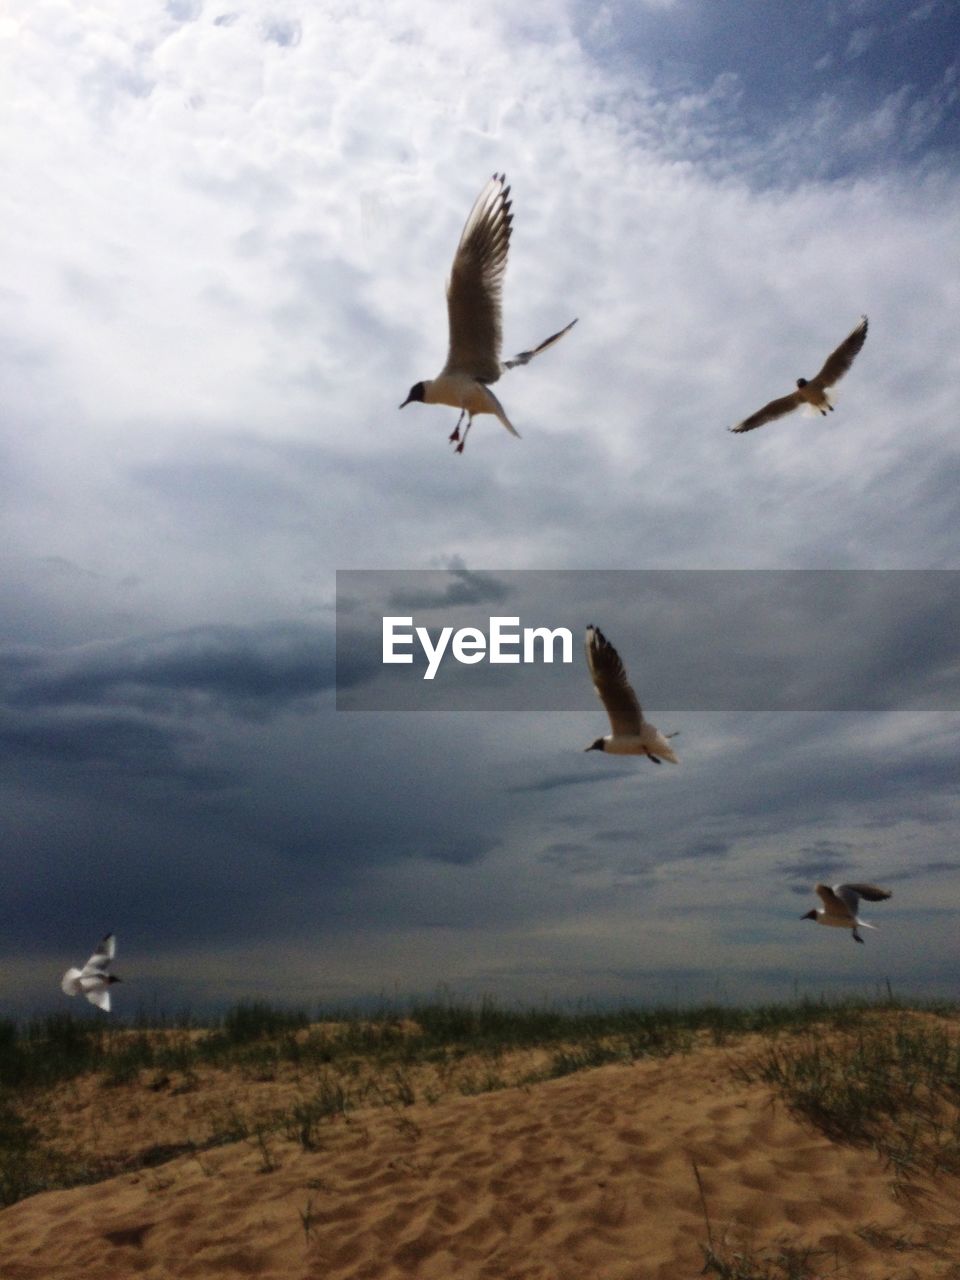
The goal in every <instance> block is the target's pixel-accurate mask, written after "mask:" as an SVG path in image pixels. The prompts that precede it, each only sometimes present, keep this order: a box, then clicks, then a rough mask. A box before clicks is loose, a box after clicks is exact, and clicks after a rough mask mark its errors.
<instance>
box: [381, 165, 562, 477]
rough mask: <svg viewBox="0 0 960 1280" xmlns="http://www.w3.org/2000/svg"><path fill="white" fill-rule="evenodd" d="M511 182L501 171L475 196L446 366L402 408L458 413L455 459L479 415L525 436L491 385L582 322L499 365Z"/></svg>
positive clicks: (458, 261) (455, 274) (453, 286)
mask: <svg viewBox="0 0 960 1280" xmlns="http://www.w3.org/2000/svg"><path fill="white" fill-rule="evenodd" d="M505 182H506V178H505V176H504V175H503V174H502V173H495V174H494V175H493V177H492V178H491V179H490V181H489V182H488V183H487V185H486V186H485V187H484V188H483V190H482V191H481V192H480V194H479V196H477V200H476V203H475V204H474V206H473V209H472V210H471V211H470V217H469V218H468V219H467V222H466V226H465V227H464V228H463V234H462V235H461V237H460V243H459V244H458V245H457V252H456V253H455V254H454V258H453V268H452V270H451V272H450V279H449V281H448V282H447V317H448V320H449V324H450V346H449V348H448V350H447V363H446V364H445V365H444V366H443V369H442V370H441V371H440V373H439V374H438V375H437V377H436V378H433V379H428V380H427V381H426V382H417V383H415V384H414V385H413V386H412V387H411V388H410V394H409V395H408V396H407V398H406V400H404V402H403V404H402V405H401V406H400V408H401V409H402V408H403V406H404V405H407V404H409V403H410V402H411V400H421V401H423V403H424V404H448V405H451V406H452V407H453V408H454V409H459V410H460V417H459V418H458V420H457V425H456V427H454V429H453V432H452V434H451V436H450V440H451V442H452V441H459V443H458V444H457V453H462V452H463V446H464V444H465V443H466V440H467V432H468V431H469V430H470V424H471V423H472V422H473V419H474V417H475V415H476V414H478V413H492V414H493V416H494V417H495V418H498V419H499V420H500V421H501V422H502V423H503V425H504V426H505V427H506V429H507V430H508V431H509V432H510V433H511V434H512V435H515V436H519V435H520V432H519V431H518V430H517V429H516V427H514V425H513V423H512V422H511V421H510V419H509V418H508V417H507V415H506V413H505V412H504V408H503V405H502V404H501V403H500V401H499V400H498V399H497V397H496V396H495V395H494V394H493V392H492V391H491V390H490V384H491V383H492V382H496V381H497V379H498V378H499V377H500V375H501V373H503V372H504V371H505V370H507V369H513V368H515V367H516V366H517V365H518V364H527V363H528V361H530V360H532V359H533V357H534V356H536V355H539V354H540V352H541V351H546V349H547V347H550V346H552V345H553V344H554V343H555V342H558V341H559V340H560V338H562V337H563V335H564V334H565V333H569V331H570V330H571V329H572V328H573V326H574V325H575V324H576V323H577V322H576V320H571V321H570V323H569V324H568V325H567V326H566V328H565V329H561V330H560V331H559V332H558V333H554V334H552V335H551V336H550V337H549V338H547V339H546V340H545V341H544V342H541V343H540V345H539V346H538V347H534V348H533V350H532V351H521V352H520V354H519V355H518V356H514V357H513V359H512V360H506V361H503V362H501V360H500V347H501V344H502V342H503V334H502V329H501V318H500V309H501V307H500V304H501V293H502V292H503V275H504V272H505V271H506V268H507V250H508V248H509V247H510V224H511V223H512V222H513V214H512V213H511V212H510V200H509V195H510V188H509V187H508V186H505V185H504V184H505ZM464 414H466V415H467V425H466V426H465V427H464V429H463V439H462V440H461V439H460V423H461V422H462V421H463V417H464Z"/></svg>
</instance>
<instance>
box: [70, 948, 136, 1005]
mask: <svg viewBox="0 0 960 1280" xmlns="http://www.w3.org/2000/svg"><path fill="white" fill-rule="evenodd" d="M116 952H117V939H116V937H115V936H114V935H113V934H112V933H108V934H107V936H106V937H105V938H104V939H103V941H102V942H101V943H100V945H99V946H98V947H97V949H96V951H95V952H94V953H93V955H92V956H91V957H90V959H89V960H88V961H87V963H86V964H85V965H84V966H83V968H82V969H68V970H67V972H66V973H65V974H64V975H63V978H62V979H61V982H60V986H61V987H62V988H63V990H64V991H65V992H66V994H67V995H68V996H79V995H85V996H86V997H87V999H88V1000H89V1001H90V1003H91V1004H95V1005H96V1006H97V1008H98V1009H102V1010H103V1011H104V1013H109V1012H110V987H111V985H112V984H113V983H114V982H120V981H121V979H120V978H118V977H117V975H116V974H115V973H108V972H107V970H108V969H109V968H110V962H111V960H112V959H113V957H114V956H115V955H116Z"/></svg>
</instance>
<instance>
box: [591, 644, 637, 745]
mask: <svg viewBox="0 0 960 1280" xmlns="http://www.w3.org/2000/svg"><path fill="white" fill-rule="evenodd" d="M586 651H587V666H588V667H589V669H590V678H591V679H592V680H593V687H594V688H595V689H596V691H597V696H598V697H599V698H600V701H601V702H602V703H603V705H604V707H605V708H606V712H607V715H608V716H609V717H610V727H611V729H612V730H613V732H614V734H615V735H620V734H625V735H631V734H638V733H639V732H640V726H641V724H642V723H643V713H642V712H641V710H640V703H639V702H638V701H637V695H636V694H635V693H634V691H633V687H632V686H631V684H630V681H629V680H628V679H627V673H626V671H625V669H624V666H623V663H622V662H621V661H620V655H619V653H617V651H616V649H615V648H614V647H613V645H612V644H611V643H610V641H609V640H608V639H607V637H606V636H605V635H604V634H603V632H602V631H601V630H600V629H599V628H598V627H593V626H591V627H587V638H586Z"/></svg>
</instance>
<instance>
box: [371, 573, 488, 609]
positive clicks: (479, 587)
mask: <svg viewBox="0 0 960 1280" xmlns="http://www.w3.org/2000/svg"><path fill="white" fill-rule="evenodd" d="M449 573H450V576H451V577H452V578H453V581H452V582H448V583H447V585H446V586H445V587H443V588H442V589H441V590H437V591H416V590H406V591H405V590H399V591H393V592H391V594H390V596H389V597H388V600H387V604H388V607H389V608H391V609H444V608H453V607H454V606H456V605H463V604H498V603H499V602H500V601H501V600H506V599H507V597H508V596H509V595H510V594H511V591H512V588H511V587H509V586H508V585H507V584H506V583H504V582H502V581H500V579H498V578H496V577H494V575H493V574H490V573H473V572H471V571H470V570H469V569H456V568H455V569H450V570H449ZM421 576H422V577H426V576H427V575H421Z"/></svg>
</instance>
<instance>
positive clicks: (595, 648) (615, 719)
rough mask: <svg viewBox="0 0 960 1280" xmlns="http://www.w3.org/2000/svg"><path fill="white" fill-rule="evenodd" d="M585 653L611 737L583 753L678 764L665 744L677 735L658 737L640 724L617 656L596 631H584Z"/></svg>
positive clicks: (656, 731) (634, 697)
mask: <svg viewBox="0 0 960 1280" xmlns="http://www.w3.org/2000/svg"><path fill="white" fill-rule="evenodd" d="M586 650H587V666H588V667H589V668H590V678H591V679H592V680H593V687H594V688H595V689H596V691H597V697H598V698H599V699H600V701H601V702H602V703H603V705H604V707H605V708H606V711H607V715H608V716H609V717H610V727H611V729H612V730H613V733H608V734H607V736H606V737H605V738H598V739H597V740H596V742H591V744H590V746H589V747H585V748H584V750H585V751H609V752H610V753H611V754H613V755H617V756H647V758H648V759H650V760H652V761H653V763H654V764H660V763H661V759H660V757H661V756H662V757H663V759H664V760H669V761H670V763H671V764H679V763H680V761H679V760H678V759H677V757H676V755H675V754H674V751H673V748H672V747H671V746H670V743H669V742H668V741H667V739H668V738H675V737H676V736H677V734H676V733H668V734H662V733H661V732H660V730H659V729H658V728H657V727H656V726H655V725H652V724H651V723H650V721H649V720H644V718H643V712H642V711H641V710H640V703H639V702H638V701H637V695H636V694H635V693H634V691H633V688H632V686H631V684H630V681H629V680H628V679H627V673H626V671H624V669H623V663H622V662H621V661H620V655H619V654H618V653H617V651H616V649H615V648H614V647H613V645H612V644H611V643H610V641H609V640H608V639H607V637H606V636H605V635H604V634H603V632H602V631H601V630H600V629H599V628H598V627H594V626H589V627H587V638H586ZM678 732H679V731H678Z"/></svg>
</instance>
